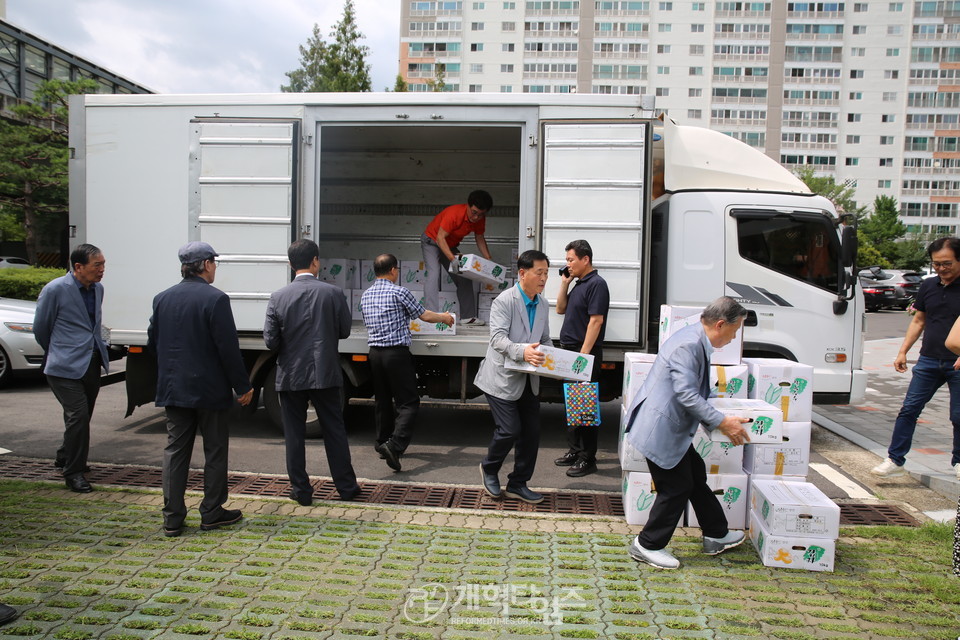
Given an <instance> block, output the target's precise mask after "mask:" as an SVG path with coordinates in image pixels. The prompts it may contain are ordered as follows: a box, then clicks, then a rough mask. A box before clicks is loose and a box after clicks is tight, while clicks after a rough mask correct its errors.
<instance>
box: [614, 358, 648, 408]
mask: <svg viewBox="0 0 960 640" xmlns="http://www.w3.org/2000/svg"><path fill="white" fill-rule="evenodd" d="M656 359H657V356H656V354H653V353H639V352H628V353H625V354H623V391H622V393H621V394H620V395H621V398H622V399H623V404H624V405H626V406H630V403H631V402H633V397H634V396H635V395H637V391H640V387H642V386H643V381H644V380H646V379H647V374H648V373H650V368H651V367H653V361H654V360H656Z"/></svg>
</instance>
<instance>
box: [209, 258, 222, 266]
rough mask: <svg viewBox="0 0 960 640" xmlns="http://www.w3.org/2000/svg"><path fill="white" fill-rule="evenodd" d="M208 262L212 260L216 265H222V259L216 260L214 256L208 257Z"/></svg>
mask: <svg viewBox="0 0 960 640" xmlns="http://www.w3.org/2000/svg"><path fill="white" fill-rule="evenodd" d="M207 262H212V263H213V264H214V265H216V266H218V267H219V266H220V261H219V260H215V259H214V258H208V259H207Z"/></svg>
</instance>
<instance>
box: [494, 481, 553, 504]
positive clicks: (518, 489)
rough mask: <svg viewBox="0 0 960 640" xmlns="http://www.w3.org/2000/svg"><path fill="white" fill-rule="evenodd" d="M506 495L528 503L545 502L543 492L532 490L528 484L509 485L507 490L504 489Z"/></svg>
mask: <svg viewBox="0 0 960 640" xmlns="http://www.w3.org/2000/svg"><path fill="white" fill-rule="evenodd" d="M504 495H506V496H507V497H508V498H516V499H517V500H521V501H523V502H526V503H527V504H540V503H541V502H543V494H540V493H537V492H536V491H531V490H530V489H528V488H527V485H525V484H522V485H516V486H513V487H511V486H510V485H507V490H506V491H504Z"/></svg>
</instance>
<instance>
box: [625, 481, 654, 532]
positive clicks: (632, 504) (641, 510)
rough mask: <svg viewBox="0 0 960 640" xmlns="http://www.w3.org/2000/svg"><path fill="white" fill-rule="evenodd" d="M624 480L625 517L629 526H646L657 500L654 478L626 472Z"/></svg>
mask: <svg viewBox="0 0 960 640" xmlns="http://www.w3.org/2000/svg"><path fill="white" fill-rule="evenodd" d="M622 479H623V486H622V491H621V495H622V497H623V515H624V517H625V518H626V520H627V524H646V523H647V520H648V519H649V518H650V509H651V507H653V501H654V500H656V498H657V490H656V487H654V486H653V477H652V476H651V475H650V474H649V473H639V472H636V471H625V472H624V473H623V477H622Z"/></svg>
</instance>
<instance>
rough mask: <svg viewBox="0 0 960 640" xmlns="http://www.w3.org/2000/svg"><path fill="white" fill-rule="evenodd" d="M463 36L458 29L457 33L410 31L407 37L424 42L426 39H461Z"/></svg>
mask: <svg viewBox="0 0 960 640" xmlns="http://www.w3.org/2000/svg"><path fill="white" fill-rule="evenodd" d="M462 34H463V30H462V29H457V30H456V31H454V30H453V29H447V30H444V31H410V32H409V33H407V36H406V37H409V38H414V39H416V40H423V39H425V38H454V37H460V36H461V35H462Z"/></svg>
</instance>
